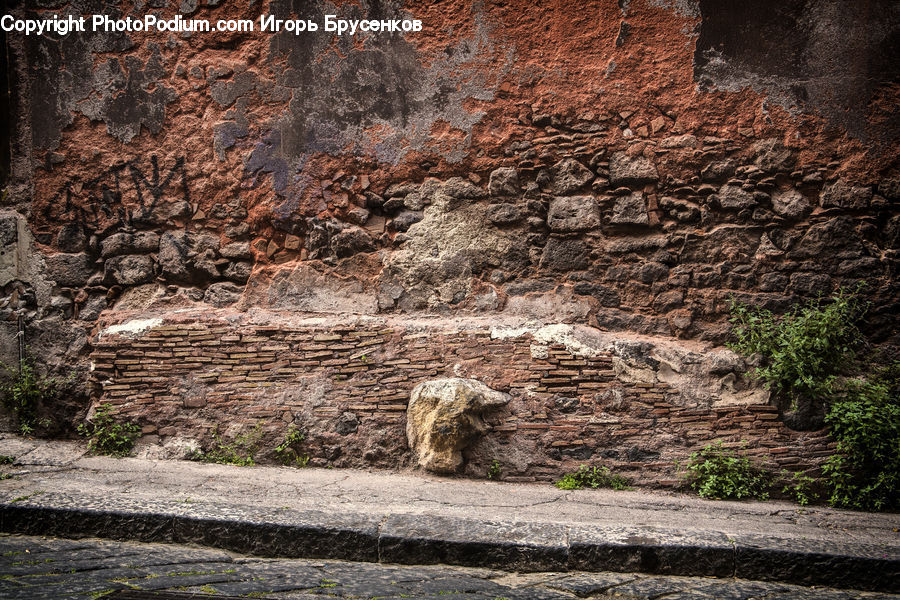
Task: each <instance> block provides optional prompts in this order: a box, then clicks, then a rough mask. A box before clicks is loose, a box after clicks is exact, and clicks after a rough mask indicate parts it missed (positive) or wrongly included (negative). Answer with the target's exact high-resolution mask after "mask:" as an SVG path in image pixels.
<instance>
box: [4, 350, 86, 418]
mask: <svg viewBox="0 0 900 600" xmlns="http://www.w3.org/2000/svg"><path fill="white" fill-rule="evenodd" d="M0 368H2V370H3V376H2V378H0V399H2V402H3V406H4V407H5V408H6V410H7V411H9V413H10V414H11V415H12V416H13V418H14V419H15V421H16V424H17V426H18V429H19V433H21V434H22V435H30V434H32V433H34V431H35V429H36V428H43V429H46V428H48V427H49V426H50V425H52V422H51V421H49V419H46V418H43V419H40V418H38V410H39V408H40V407H42V406H47V405H48V404H50V403H52V401H53V400H54V399H56V398H57V397H59V396H60V395H61V394H63V393H64V392H65V391H66V390H67V388H68V387H69V385H70V384H71V382H72V381H73V380H74V378H75V375H74V373H72V374H71V375H69V377H67V378H59V377H44V376H42V375H40V374H39V373H38V372H37V369H36V368H35V366H34V363H33V362H32V361H31V360H30V359H28V358H26V359H23V360H21V361H20V362H19V365H18V368H15V367H11V366H9V365H7V364H5V363H2V362H0Z"/></svg>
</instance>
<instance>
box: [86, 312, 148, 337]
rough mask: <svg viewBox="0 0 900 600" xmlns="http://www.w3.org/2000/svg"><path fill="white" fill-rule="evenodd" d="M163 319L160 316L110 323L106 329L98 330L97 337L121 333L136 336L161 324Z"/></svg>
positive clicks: (126, 335)
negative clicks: (116, 323)
mask: <svg viewBox="0 0 900 600" xmlns="http://www.w3.org/2000/svg"><path fill="white" fill-rule="evenodd" d="M162 323H163V320H162V318H160V317H155V318H152V319H132V320H130V321H125V322H124V323H119V324H118V325H110V326H109V327H107V328H106V329H104V330H102V331H101V332H100V335H99V337H101V338H102V337H103V336H105V335H121V336H125V337H136V336H138V335H140V334H142V333H144V332H145V331H147V330H148V329H155V328H156V327H159V326H160V325H162Z"/></svg>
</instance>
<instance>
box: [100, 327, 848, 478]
mask: <svg viewBox="0 0 900 600" xmlns="http://www.w3.org/2000/svg"><path fill="white" fill-rule="evenodd" d="M196 318H200V319H202V320H199V321H196V320H193V319H196ZM178 319H179V321H178V322H166V323H165V324H162V325H159V326H157V327H154V328H151V329H148V330H146V331H144V332H142V333H140V334H139V335H136V336H134V337H126V336H123V335H117V334H112V335H108V334H107V335H102V336H101V337H100V338H99V339H98V340H97V342H96V344H95V350H94V352H93V354H92V360H93V363H94V370H93V381H94V382H95V384H96V398H95V399H96V401H99V402H109V403H111V404H114V405H116V406H117V411H118V413H119V414H120V415H121V416H122V417H124V418H128V419H131V420H135V421H136V422H138V423H139V424H140V425H141V426H142V427H143V432H144V434H145V435H146V436H148V438H147V439H148V440H150V441H153V440H155V439H156V438H154V437H152V436H158V437H159V440H160V441H161V442H165V441H166V440H168V439H171V438H173V437H183V438H191V439H196V440H198V441H200V442H201V443H205V444H208V443H209V441H210V439H211V437H212V434H213V432H214V431H216V430H217V428H218V432H219V433H220V434H221V435H223V437H225V438H226V439H227V438H228V437H231V436H234V435H236V434H237V433H239V432H241V431H243V432H246V431H249V430H250V429H252V428H253V427H255V426H256V425H257V424H261V428H262V430H263V431H264V432H265V436H264V438H263V441H262V443H261V445H260V448H261V452H260V457H261V458H263V459H264V458H265V456H266V454H267V453H269V454H271V450H272V449H273V448H274V446H275V445H277V443H278V442H279V441H280V440H281V438H282V436H283V435H284V432H285V430H286V429H287V427H288V425H289V424H290V423H294V424H295V425H296V426H298V427H299V428H300V429H301V430H303V431H304V432H305V433H306V435H307V437H306V440H305V447H304V451H305V452H308V453H309V455H310V456H311V459H312V460H311V463H312V464H317V465H334V466H338V467H363V466H369V465H371V466H379V467H388V468H397V467H405V466H408V465H410V464H411V463H410V454H409V452H408V448H407V444H406V413H405V411H406V405H407V402H408V400H409V395H410V391H411V390H412V388H413V387H414V386H415V385H416V384H418V383H420V382H423V381H426V380H429V379H434V378H439V377H453V376H462V377H471V378H475V379H479V380H481V381H483V382H484V383H485V384H487V385H488V386H490V387H492V388H494V389H497V390H501V391H504V392H507V393H509V394H510V395H511V396H512V401H511V402H510V403H509V404H508V405H507V406H506V407H504V408H503V409H501V410H500V411H498V412H496V413H493V414H489V415H487V419H486V420H487V421H488V423H489V425H490V431H489V432H488V433H487V434H486V435H485V436H484V438H482V439H481V440H480V441H479V442H477V443H476V444H475V445H474V446H473V447H472V448H471V450H470V451H468V452H467V465H466V473H467V474H470V475H475V476H483V475H484V474H485V473H486V471H487V469H488V466H489V465H490V464H491V462H492V461H493V460H495V459H496V460H498V461H499V462H500V464H501V467H502V469H503V477H504V479H508V480H518V481H533V480H548V479H553V478H557V477H559V476H560V475H561V474H562V473H563V472H565V471H568V470H572V469H574V468H577V467H578V465H580V464H605V465H608V466H610V467H611V468H613V469H614V470H616V471H618V472H621V473H624V474H626V475H628V476H630V477H631V478H633V479H634V480H636V481H638V482H640V483H643V484H648V485H657V486H671V485H674V484H676V483H677V480H676V476H675V468H674V465H673V462H674V461H678V460H684V459H685V458H686V457H687V455H688V454H689V453H690V451H691V450H694V449H697V448H699V447H702V446H703V445H705V444H707V443H709V442H710V441H712V440H719V439H721V440H724V441H725V442H726V443H727V444H728V445H735V446H746V449H747V451H748V452H749V453H750V454H753V455H756V456H758V457H759V458H760V459H761V460H763V461H765V462H767V463H769V464H770V466H773V467H775V466H777V467H781V468H788V469H792V470H793V469H801V468H808V467H810V466H814V465H816V464H817V463H818V462H819V461H820V460H821V457H823V456H825V455H827V454H828V449H829V448H831V447H832V446H831V445H830V440H829V438H828V437H827V435H826V434H825V433H824V432H796V431H791V430H789V429H787V428H786V427H785V426H784V425H783V424H782V423H781V422H780V421H779V420H778V413H777V411H776V409H775V408H774V407H771V406H769V405H768V404H756V405H749V406H726V407H716V408H713V407H711V406H709V403H703V402H697V401H691V400H688V399H687V398H686V397H685V396H684V395H682V393H680V392H679V391H678V390H677V389H674V388H672V387H669V386H668V385H666V384H665V383H655V384H651V383H624V382H623V381H621V380H620V379H619V378H617V376H616V373H615V371H614V369H613V356H612V355H611V354H609V353H599V354H597V355H595V356H591V357H582V356H577V355H575V354H573V353H572V352H570V351H569V350H567V349H566V347H565V346H564V345H562V344H556V345H549V346H536V345H534V339H533V337H532V335H531V334H528V333H526V334H523V335H521V336H519V337H509V338H503V339H496V338H494V337H492V335H491V331H490V329H488V328H476V329H467V328H460V329H459V330H450V329H448V328H446V327H444V328H442V327H440V326H439V324H438V323H435V324H434V326H422V325H421V324H416V325H404V324H403V322H402V321H396V322H393V321H391V322H389V321H385V320H377V321H376V320H367V321H366V320H362V321H361V320H356V321H355V322H354V323H352V324H347V325H335V324H329V323H325V322H320V323H315V322H313V323H300V324H298V325H294V326H290V327H288V326H285V325H283V324H278V325H252V324H247V323H237V324H235V323H234V322H229V321H228V320H225V319H222V320H219V319H216V318H210V317H208V316H207V317H205V318H204V317H203V316H201V315H199V314H196V313H195V314H191V315H189V316H185V315H182V316H180V317H178ZM535 347H538V348H539V350H538V351H534V348H535ZM348 424H349V425H348Z"/></svg>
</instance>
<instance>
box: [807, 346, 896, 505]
mask: <svg viewBox="0 0 900 600" xmlns="http://www.w3.org/2000/svg"><path fill="white" fill-rule="evenodd" d="M898 371H900V367H898V363H895V364H894V365H892V367H890V368H888V369H885V370H882V371H881V372H880V373H876V374H874V375H872V376H871V377H870V379H868V380H860V379H851V380H848V381H846V382H845V385H844V390H843V392H842V393H841V394H840V396H839V397H838V399H837V400H835V401H834V402H833V403H832V404H831V407H830V409H829V411H828V414H827V415H826V416H825V421H826V423H828V426H829V427H830V429H831V434H832V436H834V438H835V440H837V452H836V453H835V454H834V455H832V456H831V457H829V459H828V461H827V462H826V463H825V466H824V467H823V469H822V472H823V476H824V478H825V483H826V487H827V488H828V491H829V493H830V497H829V499H828V502H829V504H831V505H832V506H837V507H841V508H853V509H862V510H897V509H900V395H898V393H897V387H898V386H897V383H898V380H900V377H897V372H898Z"/></svg>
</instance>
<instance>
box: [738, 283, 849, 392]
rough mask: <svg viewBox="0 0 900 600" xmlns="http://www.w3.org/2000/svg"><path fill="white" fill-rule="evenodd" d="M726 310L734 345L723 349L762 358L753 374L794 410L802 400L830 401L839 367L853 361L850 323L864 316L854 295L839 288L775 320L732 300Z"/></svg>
mask: <svg viewBox="0 0 900 600" xmlns="http://www.w3.org/2000/svg"><path fill="white" fill-rule="evenodd" d="M858 290H859V288H857V292H858ZM730 309H731V318H730V321H731V325H732V333H733V334H734V336H735V338H736V341H735V342H733V343H731V344H729V347H730V348H731V349H733V350H735V351H736V352H740V353H742V354H745V355H751V354H760V355H762V356H763V357H764V358H765V364H764V365H763V366H761V367H757V369H756V376H757V377H759V378H760V379H762V380H763V381H765V382H766V385H767V386H768V387H769V389H771V390H772V391H773V392H774V393H775V394H777V395H779V396H781V397H784V398H786V399H788V400H789V401H790V403H791V406H792V407H794V408H796V407H797V403H798V402H799V401H801V400H804V399H806V400H811V401H814V402H818V403H820V404H821V403H824V402H826V401H827V400H828V399H829V398H830V396H831V394H832V393H833V391H834V383H835V379H836V378H837V376H838V375H839V374H840V371H841V369H842V368H845V367H847V366H849V365H852V363H853V361H854V359H855V357H856V353H855V347H856V346H857V345H858V343H859V341H860V338H861V336H860V333H859V329H857V327H856V322H857V320H858V319H859V318H860V317H861V316H862V315H863V314H864V313H865V306H864V303H863V302H862V301H861V300H860V299H859V297H858V296H857V293H856V292H851V291H847V290H845V289H843V288H842V289H840V290H839V291H838V292H836V293H835V295H834V296H833V297H832V298H831V302H830V303H827V304H823V303H822V301H821V299H817V300H811V301H809V302H807V303H806V304H805V305H802V306H799V307H795V308H794V309H793V310H791V311H790V312H789V313H787V314H785V315H783V316H781V317H776V316H774V315H773V314H772V313H771V312H770V311H768V310H765V309H762V308H759V307H751V306H746V305H743V304H740V303H737V302H734V301H732V302H731V304H730Z"/></svg>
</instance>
